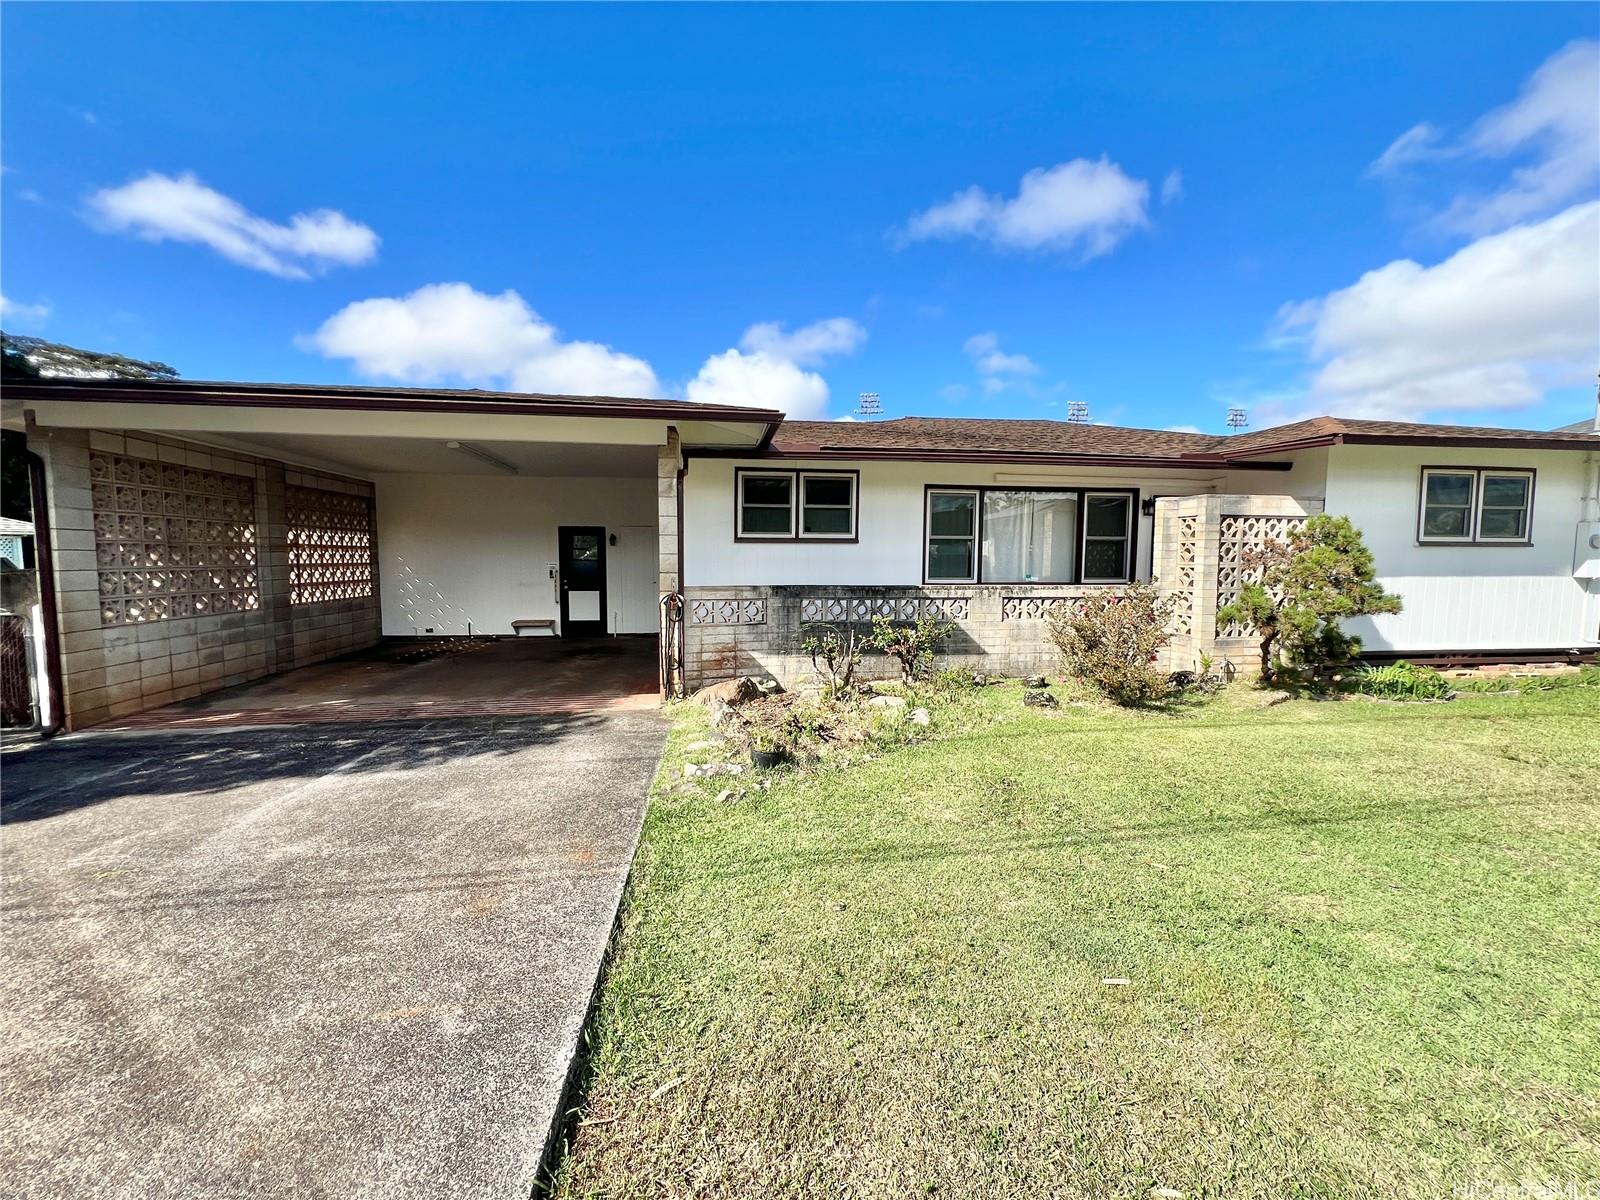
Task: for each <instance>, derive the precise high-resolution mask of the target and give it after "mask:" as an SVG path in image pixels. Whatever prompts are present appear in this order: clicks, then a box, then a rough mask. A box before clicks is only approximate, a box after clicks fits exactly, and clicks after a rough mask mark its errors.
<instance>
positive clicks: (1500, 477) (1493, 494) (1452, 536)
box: [1417, 467, 1534, 545]
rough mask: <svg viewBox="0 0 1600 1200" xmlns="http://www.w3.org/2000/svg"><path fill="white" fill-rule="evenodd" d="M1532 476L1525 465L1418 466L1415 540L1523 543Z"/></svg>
mask: <svg viewBox="0 0 1600 1200" xmlns="http://www.w3.org/2000/svg"><path fill="white" fill-rule="evenodd" d="M1533 481H1534V472H1533V471H1532V470H1531V469H1527V470H1524V469H1521V468H1508V467H1424V468H1422V484H1421V494H1420V495H1419V497H1418V500H1417V541H1418V542H1419V543H1423V544H1429V543H1432V544H1446V545H1463V544H1476V543H1487V544H1489V545H1494V544H1500V545H1524V544H1526V543H1527V542H1529V541H1530V540H1531V539H1532V530H1533Z"/></svg>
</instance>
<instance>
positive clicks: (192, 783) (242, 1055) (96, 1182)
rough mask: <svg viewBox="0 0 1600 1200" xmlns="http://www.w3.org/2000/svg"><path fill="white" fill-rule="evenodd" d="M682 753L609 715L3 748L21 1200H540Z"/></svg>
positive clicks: (10, 1126) (6, 968)
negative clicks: (100, 1199) (573, 1076)
mask: <svg viewBox="0 0 1600 1200" xmlns="http://www.w3.org/2000/svg"><path fill="white" fill-rule="evenodd" d="M664 738H665V723H664V721H663V720H662V719H661V718H660V717H659V716H658V715H656V714H655V713H649V712H612V713H604V714H567V715H554V716H549V717H530V718H511V717H499V718H483V719H474V720H447V721H434V722H388V723H368V724H348V725H321V726H302V727H296V728H277V729H246V730H238V729H236V730H231V731H213V732H205V733H195V732H183V731H170V730H169V731H156V732H140V733H124V734H99V735H96V734H93V733H89V734H82V735H75V736H72V737H68V738H62V739H58V740H57V741H55V742H54V743H50V744H44V745H36V746H31V747H27V748H21V749H14V750H11V751H8V752H7V753H6V755H5V757H4V762H3V781H0V786H3V789H4V801H5V804H4V808H3V810H0V811H3V816H4V820H5V822H6V828H5V868H4V869H5V894H4V914H5V918H4V919H5V949H4V965H3V969H0V1005H3V1007H0V1014H3V1015H0V1089H3V1090H0V1096H3V1111H4V1115H3V1122H4V1128H5V1131H6V1136H5V1138H4V1146H3V1148H0V1179H4V1180H5V1183H4V1184H3V1185H0V1192H6V1193H8V1194H15V1195H26V1196H30V1197H46V1196H73V1197H77V1196H84V1195H97V1196H116V1197H122V1196H128V1197H133V1196H138V1197H153V1196H184V1197H187V1196H195V1197H199V1196H205V1197H220V1196H228V1197H232V1196H247V1195H248V1196H274V1197H280V1196H329V1197H335V1196H337V1197H371V1196H396V1197H399V1196H404V1197H418V1198H420V1197H434V1196H474V1197H477V1196H525V1195H527V1193H528V1191H529V1188H530V1186H531V1184H532V1182H533V1179H534V1175H535V1172H536V1170H537V1168H538V1165H539V1162H540V1159H541V1156H542V1154H543V1153H544V1151H545V1149H546V1144H547V1137H548V1135H549V1133H550V1131H551V1127H552V1121H553V1119H554V1117H555V1116H556V1112H555V1110H556V1107H557V1104H558V1102H559V1098H560V1096H561V1093H562V1090H563V1086H564V1083H565V1080H566V1075H567V1072H568V1069H569V1065H570V1063H571V1059H572V1055H573V1051H574V1048H575V1046H576V1044H577V1040H578V1037H579V1034H580V1031H581V1028H582V1024H583V1021H584V1017H585V1013H586V1009H587V1006H588V1004H589V1001H590V997H591V994H592V990H593V987H594V984H595V980H596V975H597V972H598V970H599V967H600V963H601V959H602V956H603V954H604V951H605V946H606V942H607V938H608V935H609V933H610V930H611V925H612V920H613V917H614V914H615V911H616V906H617V903H618V900H619V898H620V896H621V893H622V887H623V883H624V880H625V878H626V876H627V871H628V866H629V862H630V860H631V858H632V855H633V851H634V848H635V845H636V842H637V839H638V833H639V826H640V820H641V817H642V814H643V809H644V798H645V792H646V789H647V786H648V784H649V781H650V778H651V775H652V773H653V771H654V769H655V766H656V763H657V760H658V758H659V755H660V752H661V747H662V744H663V741H664Z"/></svg>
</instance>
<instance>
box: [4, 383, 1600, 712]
mask: <svg viewBox="0 0 1600 1200" xmlns="http://www.w3.org/2000/svg"><path fill="white" fill-rule="evenodd" d="M4 398H5V410H6V411H5V420H6V423H7V426H8V427H10V428H18V429H25V430H26V431H27V435H28V444H29V447H30V451H31V452H32V453H35V454H37V455H38V456H39V459H40V461H41V463H42V467H43V469H42V471H41V472H40V475H41V476H42V479H43V486H44V489H45V492H46V503H45V505H44V506H43V508H44V512H45V513H46V515H47V517H48V521H47V528H46V529H43V530H42V532H43V533H44V534H45V535H46V536H42V537H41V539H40V547H41V558H44V557H48V562H47V563H42V564H41V565H42V566H43V567H45V568H46V569H47V572H48V574H49V576H50V579H49V581H48V589H47V590H48V591H49V593H50V594H51V596H52V597H53V600H54V606H55V613H54V614H53V616H54V622H55V626H56V628H57V629H58V631H59V632H58V634H57V636H58V638H59V647H58V649H59V655H58V657H59V667H58V669H57V673H58V676H59V678H58V681H57V685H56V686H57V687H58V688H59V690H60V691H61V692H62V693H63V700H64V710H65V714H66V721H67V724H68V725H69V726H71V727H75V728H81V727H84V726H87V725H92V724H95V723H97V722H101V721H104V720H107V719H110V718H113V717H117V716H121V715H123V714H127V713H132V712H137V711H140V710H141V709H144V708H148V707H151V706H154V705H159V704H164V703H168V702H170V701H173V700H176V699H183V698H185V697H189V696H195V695H198V694H200V693H202V692H206V691H209V690H214V689H218V688H222V687H226V686H229V685H231V684H235V683H240V682H243V681H246V680H249V679H254V678H258V677H260V676H263V675H267V674H270V673H273V672H277V671H282V670H286V669H288V668H291V667H296V666H301V665H304V664H308V663H312V662H317V661H320V660H322V659H326V658H329V657H332V656H336V655H340V654H343V653H345V652H348V651H351V650H355V649H358V648H361V647H363V646H367V645H370V644H373V643H375V642H377V641H378V640H379V639H380V638H383V637H386V636H387V637H430V636H432V637H439V636H461V635H472V636H480V635H504V636H511V635H514V634H531V635H544V636H556V637H563V638H593V637H604V636H620V635H641V636H648V637H656V636H659V638H660V639H661V650H662V653H661V655H660V660H661V663H662V668H661V669H662V686H663V689H664V690H668V691H674V692H675V691H679V690H682V689H687V688H694V687H697V686H700V685H702V684H704V683H707V682H711V681H715V680H718V679H723V678H727V677H730V676H732V675H735V674H740V673H747V672H760V673H767V674H771V675H773V676H776V677H777V678H779V679H781V680H785V681H793V680H794V679H795V678H797V677H799V676H800V675H802V674H805V673H808V672H809V671H810V662H809V659H808V658H807V657H806V656H805V655H803V654H802V652H801V651H800V647H799V643H800V641H801V640H803V633H802V630H803V629H804V628H805V627H806V626H809V625H812V624H816V623H822V622H830V623H837V622H865V621H866V620H868V619H869V618H870V617H871V616H872V615H874V614H878V613H882V614H886V615H889V616H891V617H894V618H896V619H911V618H914V617H916V616H917V615H919V614H923V613H937V614H940V615H941V616H942V617H944V618H945V619H947V620H949V621H951V622H953V623H954V625H955V627H956V628H955V633H954V634H953V635H952V637H951V639H950V642H949V644H948V645H947V646H946V651H947V655H948V656H949V657H950V658H951V659H952V660H953V661H956V662H960V663H968V664H971V665H973V666H974V667H976V668H978V669H982V670H986V671H992V672H999V673H1027V672H1032V671H1034V670H1037V669H1040V668H1043V667H1047V666H1049V665H1051V664H1052V662H1053V658H1054V656H1053V653H1052V651H1051V649H1050V647H1049V643H1048V641H1047V639H1046V637H1045V633H1046V627H1047V626H1046V622H1047V618H1048V614H1049V611H1050V609H1051V608H1052V607H1053V606H1054V605H1057V604H1060V603H1063V602H1071V601H1072V600H1073V599H1074V598H1075V597H1081V596H1084V595H1087V594H1089V593H1092V592H1093V591H1095V590H1096V589H1104V588H1109V587H1116V586H1118V585H1120V584H1125V583H1127V582H1128V581H1130V580H1154V581H1155V582H1156V583H1157V584H1158V585H1159V586H1160V587H1161V588H1163V589H1164V590H1166V591H1168V592H1170V593H1172V594H1173V596H1174V597H1175V598H1176V601H1177V609H1176V617H1175V625H1174V640H1173V643H1172V646H1171V648H1170V651H1169V658H1170V660H1171V662H1172V664H1173V666H1174V667H1175V668H1176V667H1180V666H1187V665H1191V664H1192V663H1193V662H1194V661H1195V660H1196V659H1197V657H1198V656H1199V655H1200V654H1202V653H1207V654H1211V655H1213V656H1215V657H1216V658H1218V659H1219V660H1231V661H1234V662H1235V663H1237V664H1238V665H1239V666H1240V667H1248V665H1249V664H1250V662H1251V661H1252V660H1253V657H1254V646H1253V643H1252V641H1251V639H1250V638H1248V637H1247V636H1246V634H1245V631H1243V630H1238V629H1228V628H1218V626H1217V621H1216V613H1217V610H1218V609H1219V607H1221V606H1222V605H1223V604H1225V603H1227V601H1228V600H1229V599H1231V598H1232V597H1233V596H1234V595H1236V594H1237V592H1238V589H1239V587H1240V585H1241V582H1242V580H1243V571H1242V568H1241V558H1242V556H1243V554H1244V552H1245V551H1246V550H1248V549H1249V548H1250V547H1252V546H1256V545H1259V544H1260V543H1261V542H1263V541H1264V540H1265V539H1267V538H1271V537H1277V536H1281V535H1282V534H1283V533H1285V531H1287V530H1288V529H1289V528H1290V527H1292V526H1293V525H1294V524H1295V523H1297V522H1301V521H1303V520H1305V519H1306V517H1307V516H1308V515H1310V514H1313V513H1316V512H1321V511H1327V512H1334V513H1343V514H1345V515H1347V516H1349V517H1350V518H1351V519H1352V520H1353V521H1354V522H1355V523H1356V525H1358V526H1359V527H1360V528H1361V529H1362V531H1363V532H1364V533H1365V535H1366V540H1367V544H1368V545H1369V546H1370V547H1371V549H1372V550H1373V552H1374V554H1375V556H1376V560H1377V564H1378V570H1379V576H1380V578H1381V580H1382V582H1383V584H1384V585H1385V586H1386V587H1387V588H1388V589H1389V590H1391V591H1394V592H1397V593H1399V595H1400V596H1401V597H1402V599H1403V601H1404V605H1405V607H1404V611H1403V612H1401V613H1399V614H1397V615H1393V616H1382V617H1376V618H1371V619H1362V620H1359V621H1355V622H1352V623H1351V625H1352V628H1353V630H1354V632H1356V633H1358V634H1360V635H1361V637H1362V639H1363V641H1364V643H1365V646H1366V649H1367V651H1368V652H1369V653H1370V654H1373V655H1375V656H1376V655H1388V656H1400V655H1412V656H1423V657H1428V658H1435V659H1437V658H1452V657H1453V658H1460V659H1472V658H1474V657H1477V658H1502V659H1526V658H1532V657H1539V658H1571V657H1592V656H1594V655H1595V654H1596V652H1597V651H1600V430H1597V429H1596V428H1595V427H1590V428H1586V429H1585V428H1579V429H1566V430H1561V431H1554V432H1540V431H1530V430H1517V429H1480V428H1469V427H1456V426H1440V425H1413V424H1404V423H1399V422H1392V421H1364V420H1343V419H1339V418H1333V417H1317V418H1314V419H1312V420H1306V421H1300V422H1296V423H1294V424H1290V425H1284V426H1280V427H1278V428H1274V429H1264V430H1259V431H1254V432H1249V433H1239V434H1234V435H1231V436H1210V435H1205V434H1197V433H1179V432H1171V431H1162V430H1151V429H1131V428H1115V427H1110V426H1100V425H1089V424H1074V423H1067V422H1059V421H1019V420H979V419H943V418H921V417H915V418H902V419H898V420H883V421H870V422H827V423H819V422H803V421H785V420H784V419H783V415H782V414H781V413H778V412H775V411H768V410H761V409H754V408H744V407H738V406H717V405H702V404H692V403H687V402H683V401H669V400H647V399H621V398H613V397H576V396H542V395H522V394H505V393H493V392H483V391H450V390H437V389H410V388H374V387H317V386H304V385H267V384H234V383H199V382H148V381H128V380H83V379H45V380H33V381H17V382H14V383H8V384H7V385H6V388H5V397H4ZM36 523H38V522H37V519H36ZM47 542H48V546H49V551H48V555H45V553H44V547H45V545H46V543H47Z"/></svg>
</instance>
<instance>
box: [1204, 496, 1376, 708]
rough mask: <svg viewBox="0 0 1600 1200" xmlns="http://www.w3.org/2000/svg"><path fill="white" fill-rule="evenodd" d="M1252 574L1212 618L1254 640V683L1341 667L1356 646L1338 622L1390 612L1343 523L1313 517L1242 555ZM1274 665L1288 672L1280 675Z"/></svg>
mask: <svg viewBox="0 0 1600 1200" xmlns="http://www.w3.org/2000/svg"><path fill="white" fill-rule="evenodd" d="M1242 565H1243V566H1244V568H1245V569H1246V570H1247V571H1252V572H1255V573H1257V578H1255V579H1254V580H1252V581H1251V582H1250V583H1247V584H1245V586H1244V587H1243V589H1242V590H1241V591H1240V592H1239V598H1238V599H1237V600H1235V601H1234V602H1233V603H1232V604H1229V605H1227V606H1225V607H1223V608H1221V609H1219V610H1218V612H1217V624H1218V625H1219V626H1222V625H1243V626H1245V627H1247V628H1249V629H1253V630H1255V631H1256V632H1257V633H1258V634H1260V635H1261V682H1262V683H1274V682H1278V681H1279V677H1280V675H1282V674H1292V675H1295V676H1301V677H1305V678H1307V679H1308V680H1310V681H1312V682H1315V681H1317V680H1318V679H1319V678H1321V677H1324V676H1326V675H1328V674H1329V673H1330V672H1331V671H1333V670H1335V669H1337V668H1338V667H1340V666H1342V665H1344V664H1345V663H1348V662H1349V661H1350V660H1351V659H1352V658H1353V657H1355V655H1356V654H1357V653H1358V652H1359V651H1360V649H1361V642H1360V639H1358V638H1353V637H1350V636H1348V635H1347V634H1345V633H1344V632H1343V631H1342V630H1341V629H1340V628H1339V622H1340V621H1342V620H1344V619H1345V618H1346V617H1361V616H1368V615H1370V614H1374V613H1397V612H1399V611H1400V597H1398V596H1393V595H1390V594H1389V593H1388V592H1386V591H1384V590H1383V588H1382V587H1381V586H1380V585H1379V584H1378V583H1377V582H1375V580H1374V575H1375V573H1376V572H1375V569H1374V567H1373V562H1372V551H1370V550H1368V549H1367V547H1366V544H1365V543H1364V542H1363V541H1362V540H1361V531H1360V530H1359V529H1357V528H1356V527H1355V526H1354V525H1352V524H1351V523H1350V518H1349V517H1330V516H1328V515H1327V514H1325V513H1319V514H1318V515H1317V516H1314V517H1312V518H1311V519H1310V520H1309V521H1307V522H1306V523H1305V524H1304V525H1302V526H1300V527H1299V528H1298V529H1295V530H1293V531H1292V532H1291V533H1290V534H1289V540H1288V541H1287V542H1279V541H1270V542H1268V543H1267V544H1266V545H1265V546H1264V547H1262V548H1261V549H1260V550H1256V551H1251V552H1249V553H1247V554H1245V555H1244V556H1243V562H1242ZM1280 659H1281V660H1282V662H1283V663H1284V664H1287V666H1288V668H1289V670H1288V671H1287V672H1284V671H1282V670H1280Z"/></svg>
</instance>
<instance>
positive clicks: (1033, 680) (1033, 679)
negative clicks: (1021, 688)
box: [1025, 675, 1050, 689]
mask: <svg viewBox="0 0 1600 1200" xmlns="http://www.w3.org/2000/svg"><path fill="white" fill-rule="evenodd" d="M1025 682H1026V683H1027V685H1028V686H1029V687H1031V688H1034V689H1038V688H1047V687H1049V686H1050V681H1049V680H1048V679H1046V678H1045V677H1044V676H1043V675H1029V676H1028V678H1027V680H1026V681H1025Z"/></svg>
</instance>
